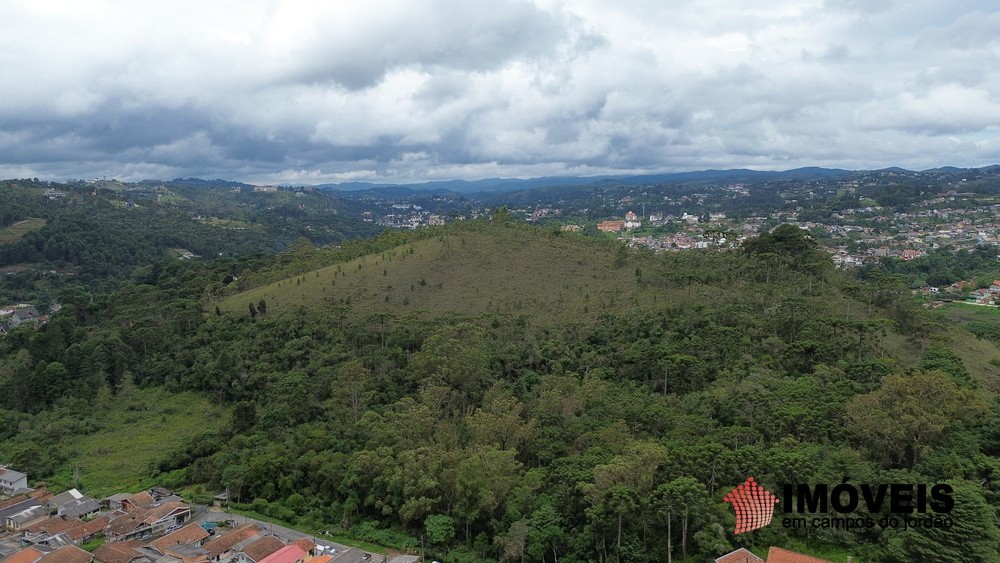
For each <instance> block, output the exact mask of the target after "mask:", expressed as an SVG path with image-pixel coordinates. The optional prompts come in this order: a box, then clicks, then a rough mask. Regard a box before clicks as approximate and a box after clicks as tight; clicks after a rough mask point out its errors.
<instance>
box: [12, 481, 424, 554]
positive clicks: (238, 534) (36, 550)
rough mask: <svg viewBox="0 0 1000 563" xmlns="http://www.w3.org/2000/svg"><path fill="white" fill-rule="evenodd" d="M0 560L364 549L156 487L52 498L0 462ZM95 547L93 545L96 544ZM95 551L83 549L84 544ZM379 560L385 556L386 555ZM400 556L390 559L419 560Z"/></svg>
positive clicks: (349, 551) (355, 551)
mask: <svg viewBox="0 0 1000 563" xmlns="http://www.w3.org/2000/svg"><path fill="white" fill-rule="evenodd" d="M0 499H6V500H0V521H2V522H3V523H4V531H3V532H2V533H0V563H95V562H96V563H361V562H363V561H371V559H372V556H371V555H370V554H368V553H365V552H363V551H360V550H358V549H353V548H335V547H333V546H328V545H326V546H325V545H319V544H317V543H316V542H313V541H312V540H310V539H308V538H298V539H291V538H282V537H279V536H278V535H274V534H272V533H270V532H268V531H267V530H265V528H264V526H262V525H261V524H259V523H256V522H247V523H245V524H243V525H241V526H236V525H235V523H233V522H230V523H232V524H233V525H232V526H230V527H228V528H226V529H223V528H221V527H218V525H217V524H216V523H215V522H198V521H196V519H195V518H193V513H192V506H190V505H189V504H187V503H186V502H184V500H183V499H182V498H181V497H179V496H177V495H175V494H173V493H172V492H171V491H169V490H166V489H163V488H161V487H154V488H152V489H150V490H148V491H141V492H138V493H135V494H117V495H113V496H110V497H107V498H104V499H100V500H98V499H93V498H90V497H88V496H86V495H84V494H82V493H80V492H79V491H78V490H76V489H71V490H69V491H66V492H64V493H61V494H58V495H54V494H52V493H50V492H49V491H47V490H46V489H44V488H39V489H32V488H30V487H28V486H27V476H26V475H25V474H23V473H20V472H17V471H13V470H10V469H7V468H3V467H0ZM95 545H96V548H95ZM84 547H87V549H91V550H92V551H88V550H87V549H84ZM382 561H386V559H385V558H383V559H382ZM417 561H419V558H418V557H416V556H405V555H404V556H397V557H394V558H393V559H392V560H388V563H416V562H417Z"/></svg>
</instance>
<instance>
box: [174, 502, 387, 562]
mask: <svg viewBox="0 0 1000 563" xmlns="http://www.w3.org/2000/svg"><path fill="white" fill-rule="evenodd" d="M192 508H194V509H195V521H197V522H222V521H224V520H232V521H233V522H235V523H236V525H237V526H242V525H243V524H246V523H248V522H253V523H255V524H259V525H260V527H261V528H263V529H264V530H265V531H266V532H268V533H270V534H273V535H275V536H277V537H279V538H281V539H283V540H285V541H286V542H291V541H294V540H297V539H300V538H306V539H309V540H311V541H312V542H313V543H315V544H317V545H322V546H324V547H327V548H332V549H333V550H334V551H335V552H336V553H340V552H342V551H346V550H348V549H351V548H350V547H348V546H346V545H341V544H339V543H334V542H332V541H328V540H325V539H323V538H318V537H316V536H314V535H311V534H306V533H303V532H300V531H298V530H293V529H291V528H286V527H284V526H279V525H278V524H272V523H270V522H264V521H263V520H255V519H253V518H249V517H247V516H243V515H242V514H233V513H231V512H224V511H222V510H219V509H216V508H210V507H207V506H197V507H196V506H192ZM355 549H357V548H355ZM359 551H362V552H364V553H368V554H369V555H371V559H370V561H375V562H377V561H384V556H383V555H382V554H381V553H371V552H368V551H364V550H359Z"/></svg>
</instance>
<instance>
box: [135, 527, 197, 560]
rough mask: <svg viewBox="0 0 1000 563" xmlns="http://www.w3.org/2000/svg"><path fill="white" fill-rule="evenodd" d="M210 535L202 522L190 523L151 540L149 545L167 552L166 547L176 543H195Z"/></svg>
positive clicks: (162, 552)
mask: <svg viewBox="0 0 1000 563" xmlns="http://www.w3.org/2000/svg"><path fill="white" fill-rule="evenodd" d="M207 537H208V532H206V531H205V528H202V527H201V524H188V525H187V526H184V527H183V528H181V529H180V530H177V531H175V532H173V533H170V534H167V535H165V536H163V537H162V538H160V539H157V540H153V541H151V542H149V546H150V547H152V548H154V549H155V550H156V551H159V552H160V553H161V554H164V555H165V554H166V551H165V550H166V549H167V548H168V547H172V546H175V545H194V544H196V543H198V542H200V541H201V540H203V539H205V538H207Z"/></svg>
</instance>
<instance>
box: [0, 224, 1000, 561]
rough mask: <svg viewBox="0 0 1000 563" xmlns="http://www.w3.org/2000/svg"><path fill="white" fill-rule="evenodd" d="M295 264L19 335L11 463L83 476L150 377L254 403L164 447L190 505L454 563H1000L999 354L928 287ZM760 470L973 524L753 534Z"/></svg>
mask: <svg viewBox="0 0 1000 563" xmlns="http://www.w3.org/2000/svg"><path fill="white" fill-rule="evenodd" d="M292 246H293V248H292V249H291V251H290V252H288V253H286V254H285V255H283V256H282V257H281V258H280V259H278V260H263V259H255V260H254V261H228V262H221V261H220V262H209V263H205V264H201V265H199V264H196V263H192V262H181V261H174V262H172V263H170V264H168V265H164V266H157V267H153V268H144V269H140V270H138V271H137V272H136V274H135V283H133V284H130V285H129V286H128V287H127V288H125V289H123V290H122V291H120V292H117V293H115V294H114V295H111V296H108V297H106V298H105V299H104V300H103V301H98V302H94V300H93V298H92V296H90V295H87V294H86V293H83V292H81V293H79V294H76V295H69V296H68V299H67V300H66V305H65V307H64V308H63V310H61V311H60V312H59V313H58V314H57V315H56V316H54V318H53V320H52V321H51V322H50V323H49V324H47V325H46V326H45V327H43V328H42V329H41V330H38V331H34V332H29V331H25V330H21V329H18V330H17V331H14V332H13V333H12V334H11V335H8V337H6V338H5V339H4V340H0V416H2V417H4V418H3V420H5V421H6V423H5V424H0V455H2V452H4V451H11V452H13V455H10V456H7V457H9V458H11V459H13V460H14V461H16V462H17V463H18V464H19V465H21V466H24V467H26V468H28V469H29V470H30V471H31V472H32V474H33V475H38V476H41V477H52V476H56V477H57V478H63V479H64V478H65V476H66V475H71V474H72V470H73V465H74V464H84V463H86V462H85V460H84V458H89V457H90V455H91V454H90V453H86V455H84V456H81V457H72V456H70V455H69V453H68V452H69V451H70V449H67V448H71V446H68V445H66V444H63V443H62V442H60V441H59V440H58V439H56V438H52V437H49V438H47V440H48V441H43V442H42V445H41V446H40V447H38V448H36V449H34V450H31V449H30V448H28V447H27V445H28V444H29V443H31V442H32V440H31V438H30V437H31V436H37V437H38V439H39V440H42V437H46V436H54V435H56V434H55V433H52V432H49V433H46V432H45V430H44V429H45V428H46V424H47V423H48V422H50V421H51V419H49V418H47V417H49V416H57V415H56V414H49V413H62V415H59V416H61V417H62V418H60V420H63V419H68V420H74V419H73V418H72V417H68V416H66V415H67V413H70V412H76V413H82V412H85V410H84V409H83V407H82V406H80V405H81V404H83V403H84V401H86V400H92V401H93V400H98V399H99V398H100V397H101V396H108V395H110V394H117V395H116V397H120V396H121V395H122V394H125V393H128V392H130V391H129V390H130V386H131V385H132V382H133V381H134V383H135V384H136V385H138V386H140V387H141V388H143V389H164V390H166V391H169V392H175V393H182V392H194V393H197V394H199V395H200V396H201V397H207V398H209V399H210V400H211V401H212V402H213V403H216V404H217V405H219V406H220V407H221V408H223V409H229V413H230V414H226V415H225V417H226V420H225V424H223V425H221V427H217V426H212V425H211V424H206V425H205V428H206V430H207V431H206V432H204V433H202V434H198V435H197V436H195V437H194V438H192V439H189V441H188V443H187V445H186V446H184V447H182V448H181V449H180V450H175V451H174V452H173V453H169V452H163V455H162V456H161V457H160V458H159V461H158V462H157V463H156V464H155V467H152V468H150V470H151V474H153V475H156V478H157V480H158V481H159V482H160V483H161V484H164V485H166V486H173V487H181V486H184V485H196V484H197V485H203V486H204V487H205V488H206V490H223V489H227V490H228V491H229V492H230V495H231V498H232V499H233V502H234V503H235V504H236V505H238V506H239V507H241V508H244V509H247V510H253V511H254V512H256V513H260V514H266V515H268V516H270V517H272V518H276V519H280V520H282V521H286V522H295V523H299V524H301V525H303V526H307V527H309V528H310V529H320V530H325V529H332V530H335V531H337V532H339V533H346V534H349V535H351V536H354V537H356V538H358V539H363V540H367V541H374V542H379V543H383V544H386V545H389V546H396V547H401V548H407V547H409V548H412V547H413V546H416V545H423V546H424V547H425V548H426V549H427V551H428V554H429V555H430V556H434V557H437V558H438V559H439V560H446V561H520V560H523V561H530V562H535V563H538V562H554V561H556V560H559V561H562V562H564V563H565V562H581V561H594V560H600V561H612V560H620V561H629V562H652V561H665V560H667V559H668V557H671V556H673V557H678V559H682V558H684V557H688V558H690V560H706V559H711V558H713V557H717V556H718V555H720V554H722V553H726V552H727V551H729V550H731V549H733V548H734V547H737V546H747V547H752V548H756V549H760V548H766V547H767V546H769V545H781V546H785V547H789V548H792V549H802V550H805V551H813V552H814V553H825V554H829V556H830V557H831V558H834V559H837V560H843V559H845V558H846V556H847V555H851V556H854V557H855V558H856V560H866V561H867V560H871V561H897V562H903V561H913V560H934V559H935V557H937V556H938V555H939V554H941V553H946V554H947V557H946V559H947V560H948V561H968V562H970V563H971V562H976V561H986V560H991V559H992V558H995V557H996V556H997V555H998V552H1000V547H998V546H1000V533H998V531H997V527H996V526H995V522H996V520H995V514H994V512H995V510H996V507H998V506H1000V489H998V487H1000V483H996V482H995V479H993V478H992V476H994V475H996V472H997V471H1000V459H998V457H997V455H998V452H1000V442H998V441H997V436H1000V418H998V417H997V413H998V412H1000V402H998V401H997V399H996V396H995V393H994V390H996V389H997V388H998V387H997V380H998V374H997V370H996V368H997V363H998V362H997V361H996V359H995V358H996V357H997V356H1000V349H998V348H997V346H996V344H995V343H994V341H992V340H990V339H988V338H977V337H976V336H974V335H973V334H972V333H971V332H969V331H968V330H965V329H963V328H961V327H959V326H956V325H955V323H954V322H953V321H951V320H950V319H949V318H948V317H947V316H944V313H940V312H934V313H928V312H927V311H924V310H923V309H921V308H919V307H917V306H916V304H915V302H914V301H913V299H912V296H911V294H910V292H909V290H908V288H907V287H906V286H905V284H903V283H902V281H901V279H900V278H899V277H896V276H891V275H884V274H883V273H880V272H869V274H868V275H867V276H866V277H865V278H857V277H852V276H850V275H849V274H847V273H844V272H839V271H836V270H834V269H833V268H832V264H831V262H830V260H829V257H828V256H827V255H826V254H825V253H823V252H821V251H819V250H818V249H817V247H816V245H815V243H814V242H813V241H812V239H810V238H809V237H808V236H807V235H806V234H805V233H804V232H803V231H800V230H799V229H796V228H794V227H791V226H781V227H778V228H777V229H775V230H774V231H773V232H769V233H766V234H763V235H761V236H759V237H757V238H754V239H751V240H750V241H748V242H747V243H746V244H745V245H744V246H743V248H742V249H741V250H739V251H735V252H714V251H705V252H685V253H664V254H658V255H654V254H652V253H644V252H638V251H630V250H627V249H626V248H625V247H624V246H619V245H616V244H612V243H608V242H604V241H600V240H592V239H586V238H580V237H576V236H566V235H556V234H555V233H553V232H551V231H545V230H541V229H537V228H530V227H525V226H519V225H514V224H509V223H507V222H504V221H496V222H495V223H489V224H487V223H481V222H475V223H467V224H457V225H449V226H447V227H443V228H437V229H433V230H426V231H418V232H413V233H405V234H400V233H393V234H388V235H384V236H382V237H379V238H377V239H374V240H372V241H366V242H365V243H363V244H362V243H359V244H356V245H343V246H342V247H341V248H340V249H338V250H317V249H315V248H312V247H310V246H309V245H308V244H293V245H292ZM234 271H239V272H241V273H240V275H239V276H238V277H239V279H237V280H232V277H233V276H232V273H233V272H234ZM258 282H259V283H260V284H261V285H259V286H257V287H253V285H254V284H256V283H258ZM241 284H243V285H244V287H242V288H241V287H240V285H241ZM240 290H245V291H240ZM232 292H237V293H232ZM976 321H977V322H980V323H985V325H989V326H985V325H975V326H976V327H979V328H981V329H982V331H981V332H982V333H983V334H984V335H988V334H991V332H990V330H991V329H990V326H992V325H990V323H989V321H986V320H983V319H981V318H977V319H976ZM970 324H971V323H970ZM70 397H75V398H76V401H75V402H74V400H73V399H70ZM74 405H75V406H74ZM73 408H75V409H77V410H73V411H71V410H69V409H73ZM199 411H201V412H202V414H201V415H199ZM177 412H180V411H177ZM214 412H219V411H214ZM175 414H176V413H175ZM126 416H127V413H126ZM161 416H165V417H166V421H167V423H169V420H170V416H172V415H171V414H170V413H163V414H162V415H161ZM190 416H191V417H192V418H193V419H195V420H198V419H202V420H205V419H204V418H202V417H209V418H208V420H210V419H211V417H213V416H215V415H214V414H213V413H212V412H209V409H204V410H201V409H195V411H193V412H190ZM82 419H83V420H84V421H85V420H86V417H82ZM64 424H68V423H66V422H64ZM192 426H194V425H193V424H192ZM4 428H7V429H14V428H24V429H30V430H31V432H32V433H21V432H16V433H15V432H11V431H9V430H8V431H7V433H3V432H2V429H4ZM213 428H217V430H213ZM80 433H83V432H77V434H80ZM90 433H91V434H92V433H93V432H90ZM122 435H123V436H124V435H125V434H124V433H123V434H122ZM70 443H72V442H70ZM80 443H81V444H83V445H81V446H79V448H80V450H79V451H80V453H85V452H90V451H91V450H90V448H91V447H93V445H94V444H88V443H87V442H86V441H81V442H80ZM48 451H54V452H56V453H59V454H60V455H61V457H51V456H47V455H46V452H48ZM94 453H95V454H96V453H97V452H96V451H95V452H94ZM106 453H107V455H109V456H110V457H116V456H118V455H119V453H118V451H117V450H109V451H107V452H106ZM28 454H32V455H28ZM110 465H111V464H110V462H109V464H108V466H110ZM748 475H753V476H754V477H755V478H756V479H757V480H758V481H759V482H761V483H762V484H764V485H765V486H767V487H769V488H771V490H778V489H776V487H778V486H780V484H783V483H829V484H831V485H833V484H837V483H841V482H842V481H843V480H844V479H845V478H849V479H850V480H851V482H855V483H897V482H902V483H937V482H948V483H952V484H953V485H954V487H955V491H956V499H959V500H957V501H956V512H955V515H954V518H955V521H956V522H958V523H959V524H960V525H957V526H956V527H955V528H954V529H950V530H931V531H923V530H905V531H904V530H900V529H891V528H888V529H882V528H879V527H875V528H871V529H869V528H860V529H851V530H845V529H807V530H803V529H791V528H785V527H783V526H780V525H772V526H769V527H767V528H765V529H762V530H759V531H755V532H751V533H748V534H741V535H739V536H734V535H733V534H732V533H731V531H732V530H733V515H732V511H731V509H730V508H729V507H728V505H726V504H725V503H724V502H723V501H722V497H723V495H724V494H725V492H726V491H728V490H730V489H731V488H732V487H734V486H735V485H738V484H739V483H742V482H743V481H744V480H745V479H746V478H747V476H748ZM885 510H888V509H885ZM832 516H837V515H836V514H834V515H832ZM849 516H850V517H867V516H874V517H876V518H878V517H879V516H882V514H869V513H867V512H863V511H862V510H861V509H859V510H858V511H857V512H856V513H852V514H850V515H849ZM956 546H957V547H956Z"/></svg>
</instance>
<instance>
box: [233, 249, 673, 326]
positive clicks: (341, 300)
mask: <svg viewBox="0 0 1000 563" xmlns="http://www.w3.org/2000/svg"><path fill="white" fill-rule="evenodd" d="M615 252H616V251H615V248H614V247H611V246H609V245H605V244H601V243H599V242H596V241H592V240H586V239H582V238H579V237H554V236H550V237H539V235H538V234H537V233H533V232H525V231H522V230H516V229H510V230H505V231H504V232H502V233H501V234H499V235H498V233H497V232H496V231H495V230H491V231H488V232H485V233H484V232H480V231H474V230H459V231H456V232H452V233H449V234H447V235H442V236H440V237H437V238H431V239H424V240H419V241H416V242H412V243H407V244H405V245H403V246H400V247H396V248H394V249H392V250H389V251H386V252H383V253H381V254H373V255H369V256H365V257H362V258H358V259H355V260H351V261H348V262H343V263H339V264H335V265H332V266H328V267H325V268H322V269H319V270H315V271H311V272H307V273H305V274H301V275H298V276H295V277H291V278H287V279H284V280H280V281H277V282H274V283H271V284H268V285H264V286H261V287H257V288H254V289H251V290H249V291H246V292H243V293H240V294H236V295H233V296H231V297H229V298H227V299H225V300H223V301H222V302H221V303H220V308H221V309H222V310H224V311H229V312H237V313H245V312H246V311H247V310H248V305H249V304H251V303H253V304H257V303H259V302H260V300H261V299H263V300H265V301H266V303H267V310H268V314H271V313H277V314H281V313H289V312H294V311H295V310H296V309H298V308H299V307H305V308H306V309H308V310H324V309H325V310H333V309H334V308H335V307H336V306H338V305H342V304H346V305H349V306H350V308H351V310H352V311H353V313H354V314H360V315H370V314H374V313H383V312H384V313H391V314H393V315H396V316H400V317H402V316H406V315H408V314H416V315H418V316H421V317H425V318H426V317H429V318H433V317H437V316H440V315H443V314H448V313H458V314H463V315H480V314H491V313H497V312H503V313H510V314H513V315H519V314H526V315H529V316H531V317H532V318H534V319H536V320H537V321H539V322H542V323H552V322H556V323H558V322H566V321H568V322H587V321H589V320H593V319H595V318H597V317H598V316H599V315H601V314H605V313H611V312H620V311H621V310H622V309H633V308H635V307H636V306H644V305H651V304H653V303H655V302H658V300H659V302H661V303H666V302H667V300H670V299H676V300H681V299H683V298H684V292H683V291H681V290H673V291H671V290H664V289H658V290H655V291H654V290H652V289H648V288H644V287H643V286H642V285H641V284H639V283H637V281H636V273H635V269H636V266H635V264H632V263H631V261H630V262H629V264H628V265H625V266H616V265H615V258H616V256H615ZM675 293H676V295H675Z"/></svg>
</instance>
